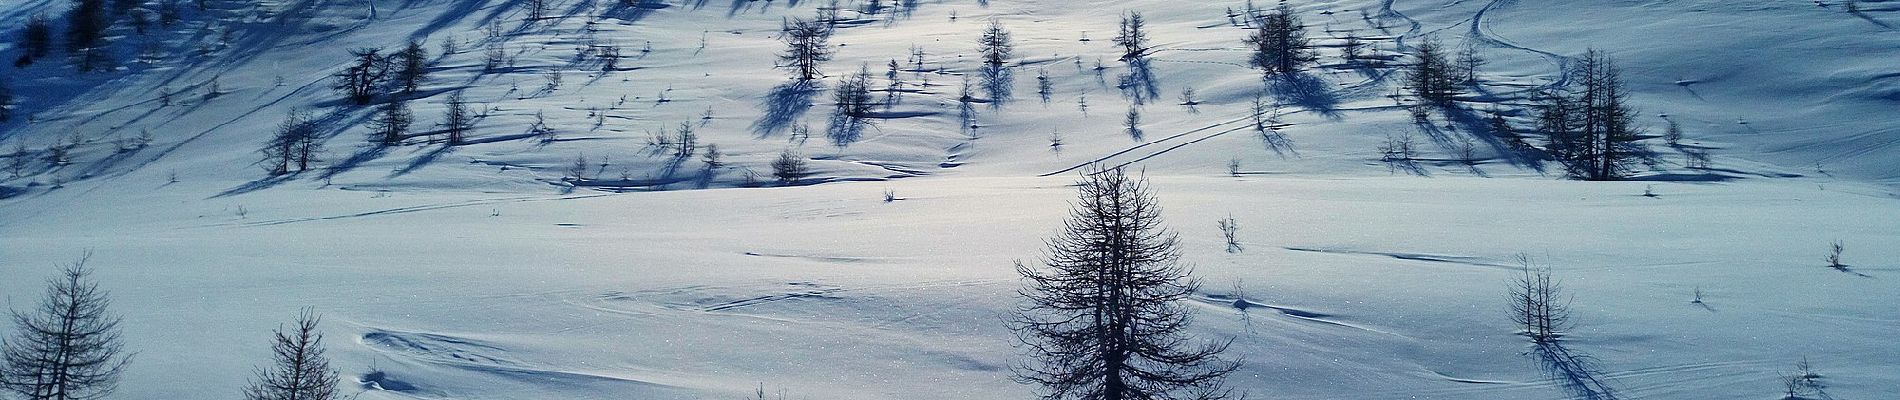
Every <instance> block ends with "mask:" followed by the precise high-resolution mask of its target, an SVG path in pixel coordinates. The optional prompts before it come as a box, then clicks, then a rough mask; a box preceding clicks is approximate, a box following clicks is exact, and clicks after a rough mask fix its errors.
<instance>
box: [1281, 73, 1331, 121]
mask: <svg viewBox="0 0 1900 400" xmlns="http://www.w3.org/2000/svg"><path fill="white" fill-rule="evenodd" d="M1267 91H1268V92H1270V93H1273V96H1274V97H1275V98H1278V99H1280V100H1281V101H1283V102H1286V103H1288V104H1292V105H1296V106H1300V107H1301V108H1305V109H1308V110H1312V111H1313V112H1314V113H1318V114H1319V115H1320V116H1324V117H1326V118H1327V119H1331V120H1339V119H1340V115H1339V96H1338V95H1336V94H1333V91H1332V88H1330V87H1328V85H1327V83H1326V80H1324V79H1320V78H1319V77H1318V76H1314V75H1313V74H1309V73H1305V72H1300V73H1294V74H1280V75H1277V76H1274V77H1272V78H1267Z"/></svg>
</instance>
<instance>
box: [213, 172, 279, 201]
mask: <svg viewBox="0 0 1900 400" xmlns="http://www.w3.org/2000/svg"><path fill="white" fill-rule="evenodd" d="M297 175H299V174H284V175H277V176H266V177H263V178H258V179H257V180H254V181H250V182H245V183H244V184H242V185H238V186H237V187H234V188H230V189H225V190H224V191H222V192H218V194H216V195H212V196H211V197H210V198H212V199H215V198H220V197H231V196H236V195H240V194H245V193H250V192H255V191H259V190H264V189H268V188H270V187H272V186H277V185H278V184H282V183H284V182H290V181H292V180H296V179H297Z"/></svg>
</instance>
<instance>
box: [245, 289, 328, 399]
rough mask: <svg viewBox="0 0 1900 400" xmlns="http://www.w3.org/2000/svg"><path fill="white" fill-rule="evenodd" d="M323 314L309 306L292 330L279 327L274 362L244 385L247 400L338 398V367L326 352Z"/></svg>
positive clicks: (272, 345)
mask: <svg viewBox="0 0 1900 400" xmlns="http://www.w3.org/2000/svg"><path fill="white" fill-rule="evenodd" d="M320 319H321V317H319V316H317V315H316V314H315V313H314V312H312V311H311V310H310V309H304V310H303V312H302V313H299V314H298V315H297V325H296V326H295V327H294V328H293V329H291V330H284V329H283V328H278V329H277V331H276V332H275V334H276V338H275V340H273V341H272V342H271V354H272V357H271V359H272V363H271V365H270V366H269V367H266V368H259V369H258V370H257V377H256V378H253V379H252V380H251V384H250V386H248V387H245V388H244V399H245V400H330V399H334V398H336V383H337V370H336V369H334V368H330V359H329V357H325V356H324V355H323V353H324V349H323V333H320V332H317V322H318V321H319V320H320Z"/></svg>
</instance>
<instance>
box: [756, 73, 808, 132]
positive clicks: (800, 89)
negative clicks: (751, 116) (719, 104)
mask: <svg viewBox="0 0 1900 400" xmlns="http://www.w3.org/2000/svg"><path fill="white" fill-rule="evenodd" d="M817 95H818V86H817V84H814V83H812V82H811V81H792V82H786V83H785V84H782V85H778V86H775V87H773V88H772V90H771V91H768V92H766V93H765V104H764V106H765V114H764V115H760V116H759V119H758V120H757V121H753V122H752V133H754V134H757V135H758V137H759V138H765V137H770V136H772V135H775V134H778V132H779V131H783V130H785V129H786V128H790V127H791V126H792V124H793V123H795V122H798V119H799V118H800V117H803V116H805V111H806V110H810V109H811V99H812V97H813V96H817Z"/></svg>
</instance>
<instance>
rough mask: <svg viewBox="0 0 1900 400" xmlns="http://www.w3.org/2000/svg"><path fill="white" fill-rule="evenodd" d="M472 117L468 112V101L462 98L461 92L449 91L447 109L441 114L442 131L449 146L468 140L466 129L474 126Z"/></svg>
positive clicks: (458, 144)
mask: <svg viewBox="0 0 1900 400" xmlns="http://www.w3.org/2000/svg"><path fill="white" fill-rule="evenodd" d="M474 119H475V118H474V116H473V115H470V114H469V111H468V102H466V101H463V100H462V92H455V93H450V94H449V103H448V109H447V110H446V111H444V112H443V116H442V125H443V129H442V131H443V133H445V134H447V135H448V140H447V142H448V144H449V145H450V146H460V145H462V144H463V143H466V142H467V141H468V131H469V129H472V128H473V127H474V126H475V121H474Z"/></svg>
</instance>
